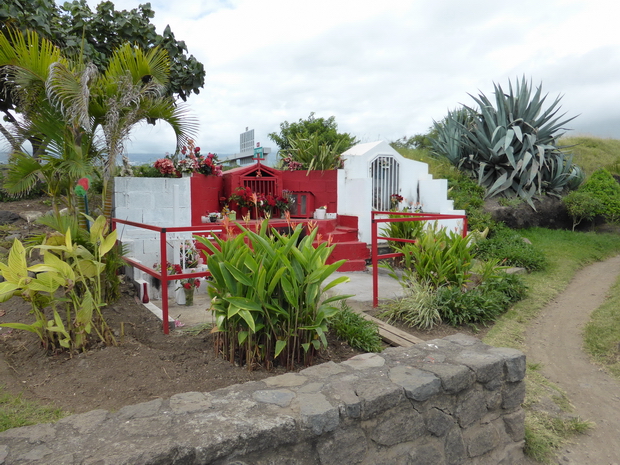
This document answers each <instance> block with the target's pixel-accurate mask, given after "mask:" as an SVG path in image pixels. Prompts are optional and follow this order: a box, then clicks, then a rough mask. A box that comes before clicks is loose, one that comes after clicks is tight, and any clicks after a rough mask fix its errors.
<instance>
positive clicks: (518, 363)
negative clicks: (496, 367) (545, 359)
mask: <svg viewBox="0 0 620 465" xmlns="http://www.w3.org/2000/svg"><path fill="white" fill-rule="evenodd" d="M489 353H491V354H496V355H499V356H500V357H502V358H503V359H504V371H505V375H506V381H508V382H509V383H514V382H516V381H521V380H522V379H523V378H525V354H524V353H523V352H521V351H520V350H516V349H509V348H506V347H501V348H492V349H490V350H489Z"/></svg>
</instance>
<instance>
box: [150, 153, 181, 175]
mask: <svg viewBox="0 0 620 465" xmlns="http://www.w3.org/2000/svg"><path fill="white" fill-rule="evenodd" d="M169 157H170V155H168V154H166V157H165V158H160V159H159V160H157V161H156V162H155V165H154V166H155V169H156V170H157V171H159V172H160V173H161V174H163V175H164V176H177V169H176V167H175V166H174V161H172V159H171V158H169Z"/></svg>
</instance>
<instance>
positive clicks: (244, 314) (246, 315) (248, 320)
mask: <svg viewBox="0 0 620 465" xmlns="http://www.w3.org/2000/svg"><path fill="white" fill-rule="evenodd" d="M239 316H240V317H241V318H243V319H244V320H245V322H246V323H247V325H248V327H249V328H250V329H251V330H252V331H253V332H256V327H255V324H254V317H253V316H252V314H251V313H250V312H249V311H247V310H239Z"/></svg>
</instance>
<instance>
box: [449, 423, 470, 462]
mask: <svg viewBox="0 0 620 465" xmlns="http://www.w3.org/2000/svg"><path fill="white" fill-rule="evenodd" d="M444 450H445V453H446V457H445V458H446V465H459V464H461V463H465V461H466V460H467V449H466V447H465V441H464V440H463V435H462V432H461V428H459V427H458V426H455V427H454V428H452V429H451V430H450V431H449V432H448V434H447V435H446V440H445V442H444Z"/></svg>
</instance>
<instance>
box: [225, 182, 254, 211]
mask: <svg viewBox="0 0 620 465" xmlns="http://www.w3.org/2000/svg"><path fill="white" fill-rule="evenodd" d="M228 200H230V201H231V202H235V203H236V204H237V205H238V206H239V207H241V208H252V207H254V206H255V203H254V198H253V192H252V189H250V188H249V187H241V186H239V187H237V188H236V189H235V190H234V191H233V193H232V194H231V195H230V197H229V199H228Z"/></svg>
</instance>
